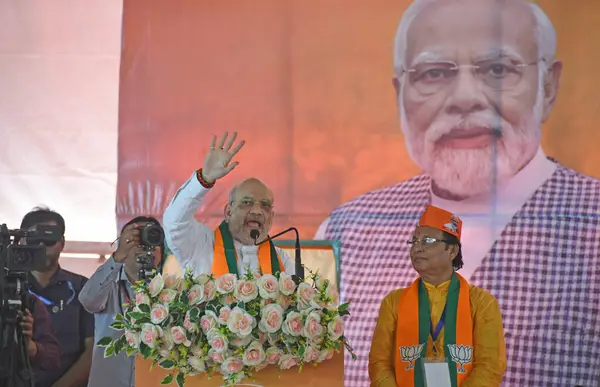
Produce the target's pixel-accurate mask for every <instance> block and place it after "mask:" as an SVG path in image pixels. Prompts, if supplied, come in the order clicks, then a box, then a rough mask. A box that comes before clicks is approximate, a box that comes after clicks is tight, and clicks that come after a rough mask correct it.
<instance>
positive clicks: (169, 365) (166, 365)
mask: <svg viewBox="0 0 600 387" xmlns="http://www.w3.org/2000/svg"><path fill="white" fill-rule="evenodd" d="M159 366H160V367H161V368H164V369H166V370H170V369H172V368H173V367H174V366H175V362H174V361H172V360H165V361H163V362H162V363H160V364H159Z"/></svg>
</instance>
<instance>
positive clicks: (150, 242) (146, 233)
mask: <svg viewBox="0 0 600 387" xmlns="http://www.w3.org/2000/svg"><path fill="white" fill-rule="evenodd" d="M139 230H140V243H141V247H142V249H143V250H144V253H143V254H142V255H140V256H138V257H137V258H136V262H137V263H138V264H139V265H140V270H139V272H138V278H139V279H140V280H144V281H145V280H148V279H150V278H151V277H152V275H153V273H152V270H154V250H155V249H156V247H157V246H163V245H164V242H165V233H164V231H163V228H162V227H161V226H160V225H158V224H156V223H146V224H145V225H143V226H141V227H139Z"/></svg>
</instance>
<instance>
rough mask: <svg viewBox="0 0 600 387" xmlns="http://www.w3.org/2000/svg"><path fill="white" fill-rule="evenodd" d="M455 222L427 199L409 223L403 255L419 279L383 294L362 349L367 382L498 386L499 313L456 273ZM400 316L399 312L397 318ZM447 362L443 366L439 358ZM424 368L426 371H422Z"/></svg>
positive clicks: (501, 365)
mask: <svg viewBox="0 0 600 387" xmlns="http://www.w3.org/2000/svg"><path fill="white" fill-rule="evenodd" d="M461 228H462V221H461V220H460V219H459V218H458V217H457V216H455V215H453V214H451V213H450V212H447V211H445V210H442V209H440V208H437V207H434V206H428V207H427V209H426V210H425V212H424V213H423V215H422V216H421V220H420V221H419V225H418V226H417V228H416V229H415V232H414V234H413V238H412V240H410V241H409V242H408V243H409V244H410V245H411V250H410V259H411V261H412V265H413V268H414V269H415V270H416V271H417V272H418V273H419V276H420V278H418V279H417V280H415V281H414V282H413V284H412V285H411V286H410V287H408V288H405V289H396V290H394V291H392V292H391V293H390V294H388V295H387V296H386V297H385V298H384V300H383V302H382V304H381V309H380V311H379V319H378V321H377V326H376V327H375V333H374V334H373V340H372V344H371V352H370V354H369V376H370V378H371V386H377V387H393V386H402V387H410V386H415V387H422V386H425V379H427V381H428V382H429V383H433V381H432V379H429V378H433V377H440V375H442V374H443V375H442V377H443V378H444V379H445V380H446V381H447V380H448V379H449V381H450V384H449V385H451V386H452V387H458V386H460V387H469V386H499V385H500V383H501V381H502V377H503V375H504V372H505V370H506V349H505V345H504V330H503V327H502V315H501V314H500V307H499V306H498V302H497V301H496V299H495V298H494V296H492V295H491V294H490V293H488V292H487V291H485V290H483V289H481V288H478V287H475V286H473V285H469V284H468V283H467V281H466V280H465V279H464V278H463V277H462V276H460V275H459V274H457V273H456V270H458V269H460V268H461V267H462V265H463V263H462V253H461V245H460V232H461ZM398 316H401V318H398ZM443 362H447V364H448V372H447V373H446V368H445V367H444V366H442V367H441V371H442V373H441V374H440V365H441V364H439V363H443ZM426 374H427V376H426Z"/></svg>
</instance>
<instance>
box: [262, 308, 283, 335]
mask: <svg viewBox="0 0 600 387" xmlns="http://www.w3.org/2000/svg"><path fill="white" fill-rule="evenodd" d="M283 313H284V312H283V308H282V307H281V306H279V305H278V304H270V305H267V306H266V307H264V309H262V310H261V316H260V324H259V329H260V330H261V331H263V332H267V333H275V332H277V331H278V330H279V329H280V328H281V324H283Z"/></svg>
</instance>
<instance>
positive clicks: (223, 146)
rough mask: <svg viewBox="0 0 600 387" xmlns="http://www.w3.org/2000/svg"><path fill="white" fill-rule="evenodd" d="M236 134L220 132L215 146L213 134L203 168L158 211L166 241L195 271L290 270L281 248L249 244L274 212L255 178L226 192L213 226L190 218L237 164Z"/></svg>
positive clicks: (291, 263) (267, 227)
mask: <svg viewBox="0 0 600 387" xmlns="http://www.w3.org/2000/svg"><path fill="white" fill-rule="evenodd" d="M236 137H237V133H234V134H233V136H231V138H230V139H229V140H228V141H227V133H225V134H224V135H223V137H222V138H221V140H220V141H219V144H218V146H217V144H216V136H215V137H213V140H212V144H211V146H210V149H209V151H208V154H207V156H206V159H205V160H204V165H203V167H202V168H200V169H199V170H197V171H195V172H194V173H193V175H192V177H190V179H189V180H188V181H186V182H185V184H183V186H182V187H181V188H180V189H179V190H178V191H177V193H176V194H175V197H174V198H173V200H172V201H171V203H170V204H169V206H168V207H167V209H166V210H165V213H164V215H163V225H164V229H165V238H166V241H167V245H168V246H169V247H170V248H171V251H172V252H173V254H174V255H175V256H176V257H177V259H178V260H179V262H180V264H181V266H182V268H183V269H184V270H185V269H186V268H192V269H193V271H194V273H195V274H210V273H212V274H214V275H216V276H217V277H218V276H220V275H223V274H226V273H235V274H238V275H239V276H243V275H244V274H245V273H246V271H247V270H252V271H253V272H257V271H259V270H260V271H261V273H263V274H267V273H268V274H274V273H276V272H279V271H285V272H287V273H289V274H293V273H294V270H295V266H294V261H292V260H291V259H290V258H289V257H288V256H287V254H286V253H285V252H284V251H283V250H281V249H279V248H271V246H270V245H271V244H270V243H263V244H261V245H260V246H255V241H256V242H261V241H263V240H265V239H266V238H267V236H268V233H269V230H270V229H271V224H272V222H273V215H274V212H273V203H274V198H273V193H272V192H271V190H270V189H269V187H267V186H266V185H265V184H264V183H263V182H261V181H260V180H258V179H257V178H249V179H246V180H244V181H242V182H241V183H239V184H237V185H236V186H235V187H234V188H233V189H232V190H231V193H230V194H229V200H228V201H227V204H226V205H225V209H224V215H225V220H224V221H223V222H222V223H221V224H220V225H219V227H217V228H216V229H214V230H213V229H212V228H210V227H208V226H207V225H205V224H202V223H200V222H198V221H196V220H195V219H194V214H195V213H196V211H197V210H198V207H200V204H201V203H202V200H203V199H204V196H205V195H206V194H207V193H208V192H209V191H210V189H211V188H212V187H213V186H214V185H215V184H216V182H217V180H218V179H220V178H222V177H224V176H226V175H227V174H228V173H229V172H231V171H232V170H233V169H234V168H235V167H236V166H237V165H238V164H239V162H237V161H235V162H232V159H233V156H235V155H236V154H237V153H238V152H239V150H240V149H242V147H243V146H244V141H240V142H239V143H238V144H237V145H236V146H235V147H233V144H234V142H235V139H236ZM257 235H258V237H257V238H254V237H256V236H257ZM234 252H235V253H234Z"/></svg>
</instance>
